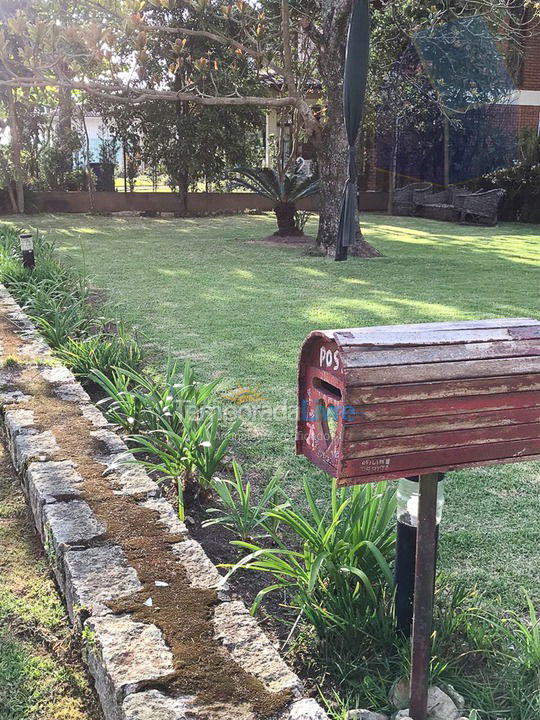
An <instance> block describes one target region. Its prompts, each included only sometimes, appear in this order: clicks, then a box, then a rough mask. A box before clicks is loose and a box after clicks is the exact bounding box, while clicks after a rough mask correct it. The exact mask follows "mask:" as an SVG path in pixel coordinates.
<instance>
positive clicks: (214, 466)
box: [192, 410, 240, 489]
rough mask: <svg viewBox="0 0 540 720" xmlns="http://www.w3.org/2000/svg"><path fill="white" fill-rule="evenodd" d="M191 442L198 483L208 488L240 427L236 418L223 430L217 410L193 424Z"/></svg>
mask: <svg viewBox="0 0 540 720" xmlns="http://www.w3.org/2000/svg"><path fill="white" fill-rule="evenodd" d="M192 427H194V428H195V431H196V432H195V434H194V436H193V438H192V442H193V463H194V465H195V467H196V469H197V472H198V478H199V484H200V485H201V486H202V487H204V488H205V489H209V488H210V487H211V485H212V482H213V480H214V476H215V474H216V472H217V471H218V470H219V468H220V467H221V464H222V463H223V460H224V458H225V455H226V453H227V450H228V448H229V445H230V442H231V440H232V438H233V436H234V435H235V433H236V432H237V431H238V429H239V427H240V420H239V419H236V420H235V421H234V422H233V423H232V425H231V426H230V427H229V428H228V429H227V430H225V431H223V429H221V428H220V425H219V416H218V413H217V410H213V411H212V412H211V413H208V414H207V415H205V416H204V419H203V421H202V422H201V423H200V425H198V426H197V424H195V425H194V426H192Z"/></svg>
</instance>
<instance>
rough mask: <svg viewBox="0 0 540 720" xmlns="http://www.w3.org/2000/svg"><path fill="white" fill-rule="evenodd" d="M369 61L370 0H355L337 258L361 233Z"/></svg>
mask: <svg viewBox="0 0 540 720" xmlns="http://www.w3.org/2000/svg"><path fill="white" fill-rule="evenodd" d="M368 61H369V0H352V12H351V21H350V24H349V32H348V35H347V48H346V51H345V74H344V78H343V114H344V116H345V130H346V132H347V141H348V145H349V152H348V177H347V182H346V183H345V189H344V191H343V200H342V205H341V216H340V219H339V230H338V236H337V238H336V258H335V259H336V261H340V260H346V259H347V254H348V248H349V246H350V245H352V244H353V242H354V240H355V238H356V235H357V233H358V225H357V222H356V208H357V178H356V140H357V137H358V130H359V129H360V123H361V122H362V113H363V110H364V96H365V94H366V82H367V74H368Z"/></svg>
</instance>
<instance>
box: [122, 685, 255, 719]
mask: <svg viewBox="0 0 540 720" xmlns="http://www.w3.org/2000/svg"><path fill="white" fill-rule="evenodd" d="M122 717H123V719H124V720H255V716H254V715H253V713H252V712H251V711H250V709H249V708H248V707H247V706H245V705H238V704H235V705H234V707H233V706H231V705H225V704H219V705H217V704H214V705H202V704H201V702H200V700H195V698H192V697H176V698H175V697H169V696H167V695H164V694H163V693H160V692H159V691H158V690H147V691H146V692H139V693H134V694H132V695H128V696H127V697H126V699H125V700H124V705H123V716H122Z"/></svg>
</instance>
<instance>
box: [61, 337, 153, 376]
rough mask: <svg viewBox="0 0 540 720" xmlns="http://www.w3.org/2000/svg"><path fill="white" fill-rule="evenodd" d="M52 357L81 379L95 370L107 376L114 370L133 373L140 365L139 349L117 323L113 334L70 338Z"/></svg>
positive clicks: (140, 354) (140, 353)
mask: <svg viewBox="0 0 540 720" xmlns="http://www.w3.org/2000/svg"><path fill="white" fill-rule="evenodd" d="M56 355H57V357H58V358H59V359H60V360H61V361H62V362H63V363H64V364H65V365H67V366H68V367H69V368H71V370H72V371H73V373H74V374H75V375H76V376H77V377H79V378H81V379H83V380H87V379H89V378H91V376H92V373H93V372H94V371H95V370H100V371H101V372H102V373H104V374H105V375H109V374H110V373H111V372H114V368H118V369H120V370H123V371H125V372H127V371H130V370H133V371H137V370H139V369H140V367H141V364H142V352H141V349H140V348H139V346H138V344H137V342H136V341H135V340H134V339H133V338H132V337H131V336H130V335H129V333H128V332H127V331H126V329H125V328H124V326H123V325H121V324H120V326H119V328H118V333H117V334H114V333H106V332H100V333H97V334H95V335H91V336H90V337H87V338H82V339H75V338H71V337H70V338H68V340H67V342H66V343H65V344H64V345H62V346H61V347H60V348H58V349H57V350H56Z"/></svg>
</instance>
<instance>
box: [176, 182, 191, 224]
mask: <svg viewBox="0 0 540 720" xmlns="http://www.w3.org/2000/svg"><path fill="white" fill-rule="evenodd" d="M177 181H178V198H179V199H180V209H179V210H178V212H177V213H175V216H176V217H186V215H187V213H188V190H189V178H188V176H187V175H186V174H185V173H181V174H180V175H179V176H178V177H177Z"/></svg>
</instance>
